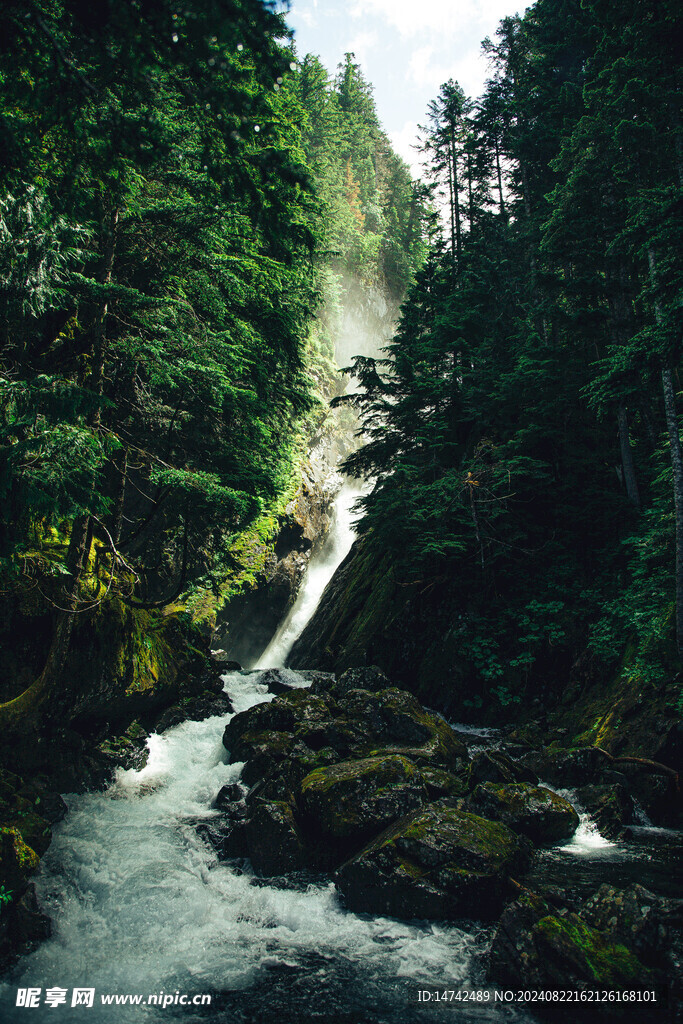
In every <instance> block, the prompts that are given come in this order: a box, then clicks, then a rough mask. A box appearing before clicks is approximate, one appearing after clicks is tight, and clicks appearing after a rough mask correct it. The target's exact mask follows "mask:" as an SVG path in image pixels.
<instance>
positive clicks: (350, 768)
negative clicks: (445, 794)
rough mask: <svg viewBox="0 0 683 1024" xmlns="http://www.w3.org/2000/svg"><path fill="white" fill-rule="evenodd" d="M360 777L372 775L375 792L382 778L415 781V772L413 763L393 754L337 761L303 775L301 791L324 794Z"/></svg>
mask: <svg viewBox="0 0 683 1024" xmlns="http://www.w3.org/2000/svg"><path fill="white" fill-rule="evenodd" d="M363 776H367V777H368V778H370V777H372V779H373V781H375V782H377V783H379V784H380V785H379V786H378V787H377V790H376V791H377V792H379V791H380V790H381V789H382V786H381V783H382V781H384V780H386V781H387V782H389V783H390V782H396V781H397V779H399V778H400V779H401V780H402V781H406V782H407V781H411V780H413V779H415V780H418V779H419V772H418V770H417V768H416V767H415V765H414V764H412V763H411V762H410V761H408V760H407V759H406V758H405V757H399V756H398V755H396V754H387V755H385V756H384V757H366V758H361V759H359V760H355V761H341V762H339V763H338V764H335V765H329V766H326V767H323V768H317V769H316V770H315V771H313V772H311V773H310V775H307V776H306V778H305V779H304V780H303V781H302V783H301V792H302V793H305V792H310V791H313V790H315V791H316V792H318V793H328V792H329V791H330V790H331V789H332V788H333V787H334V786H337V785H339V784H340V783H343V782H347V781H351V780H353V779H361V778H363Z"/></svg>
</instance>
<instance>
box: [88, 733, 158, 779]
mask: <svg viewBox="0 0 683 1024" xmlns="http://www.w3.org/2000/svg"><path fill="white" fill-rule="evenodd" d="M97 754H98V755H99V757H100V758H101V760H102V762H103V763H104V764H105V765H106V766H107V767H108V768H109V770H110V771H113V770H114V769H115V768H126V769H128V768H134V769H135V770H136V771H139V770H140V769H141V768H144V767H145V765H146V764H147V759H148V757H149V750H148V748H147V732H146V731H145V730H144V729H143V727H142V726H141V725H140V723H139V722H133V723H132V724H131V725H129V726H128V728H127V729H126V731H125V733H124V734H123V735H122V736H112V737H110V738H109V739H106V740H104V741H103V742H102V743H100V744H99V746H98V747H97Z"/></svg>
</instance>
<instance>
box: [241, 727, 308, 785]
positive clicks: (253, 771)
mask: <svg viewBox="0 0 683 1024" xmlns="http://www.w3.org/2000/svg"><path fill="white" fill-rule="evenodd" d="M293 743H294V737H293V736H292V734H291V733H288V732H278V731H276V730H274V729H273V730H264V731H263V732H255V733H252V732H247V733H244V734H243V735H242V736H240V738H239V739H238V740H236V742H235V744H234V746H233V748H232V750H231V751H230V761H231V762H232V763H234V762H236V761H246V764H245V766H244V769H243V770H242V779H243V781H244V782H245V784H246V785H247V786H253V785H254V783H255V782H258V781H259V779H262V778H266V777H267V776H268V775H270V774H272V772H274V771H276V770H277V769H278V767H279V766H280V764H281V763H282V762H283V761H285V760H286V759H287V755H288V753H289V751H290V750H291V748H292V746H293Z"/></svg>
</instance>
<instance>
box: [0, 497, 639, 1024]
mask: <svg viewBox="0 0 683 1024" xmlns="http://www.w3.org/2000/svg"><path fill="white" fill-rule="evenodd" d="M357 493H358V492H357V489H354V488H353V487H352V486H347V487H345V488H344V489H342V491H341V492H340V494H339V496H338V499H337V509H336V515H335V517H334V520H333V527H332V531H331V535H330V537H329V538H328V541H327V543H326V545H325V546H324V547H323V548H322V549H321V551H320V552H319V553H318V554H317V555H316V556H314V558H313V559H312V561H311V564H310V567H309V571H308V573H307V576H306V578H305V580H304V583H303V585H302V592H301V594H300V597H299V599H298V601H297V603H296V605H295V606H294V608H293V609H292V612H291V613H290V616H289V617H288V619H287V620H286V621H285V623H283V626H282V627H281V629H280V630H279V631H278V634H277V635H276V636H275V637H274V639H273V642H272V643H271V645H270V647H269V648H268V651H267V652H266V653H265V654H264V656H263V657H262V659H261V662H260V667H261V668H266V667H271V666H277V665H282V664H283V663H284V660H285V658H286V655H287V653H288V651H289V649H290V648H291V645H292V643H293V642H294V640H295V639H296V636H298V635H299V633H300V632H301V630H302V629H303V627H304V626H305V625H306V622H307V621H308V619H309V618H310V616H311V614H312V613H313V611H314V610H315V606H316V604H317V602H318V600H319V599H320V595H321V593H322V591H323V589H324V587H325V584H326V583H327V581H328V580H329V579H330V577H331V575H332V573H333V572H334V569H335V568H336V566H337V565H338V564H339V562H340V561H341V559H342V558H343V557H344V555H345V554H346V552H347V551H348V548H349V546H350V544H351V542H352V540H353V530H352V518H353V515H352V504H353V501H354V500H355V498H356V497H357ZM289 679H290V682H292V683H294V684H295V685H302V686H303V685H306V681H305V680H304V678H303V677H302V676H300V675H299V674H297V673H295V672H289ZM261 680H262V672H260V671H253V672H249V673H240V672H230V673H228V674H226V675H225V676H224V682H225V689H226V690H227V692H228V694H229V695H230V697H231V700H232V702H233V706H234V708H235V712H239V711H244V710H246V709H247V708H249V707H251V706H253V705H255V704H257V703H260V702H263V701H266V700H269V699H271V696H272V695H271V694H269V693H268V691H267V689H266V686H265V684H264V683H263V682H262V681H261ZM226 721H227V719H226V717H225V716H220V717H215V718H210V719H208V720H206V721H204V722H185V723H183V724H182V725H179V726H177V727H176V728H173V729H170V730H168V731H167V732H165V733H164V734H163V735H153V736H151V737H150V739H149V748H150V754H149V760H148V763H147V765H146V766H145V767H144V768H143V769H142V770H140V771H133V770H130V771H123V770H120V771H119V772H118V775H117V777H116V780H115V781H114V783H113V784H112V785H111V786H110V787H109V789H107V791H106V792H103V793H88V794H85V795H80V796H75V795H72V796H68V797H67V802H68V805H69V813H68V815H67V817H66V819H65V820H64V821H63V822H62V823H61V824H60V825H58V826H57V827H56V828H55V830H54V838H53V841H52V845H51V847H50V849H49V851H48V853H47V855H46V856H45V857H44V859H43V862H42V865H41V869H40V873H39V875H38V877H37V890H38V894H39V898H40V901H41V904H42V906H43V907H44V909H45V910H46V911H47V913H48V914H49V915H50V916H51V918H52V920H53V935H52V937H51V938H50V939H49V940H48V941H46V942H44V943H43V944H42V945H41V946H40V947H39V948H38V949H37V950H36V951H35V952H34V953H33V954H31V955H30V956H27V957H25V958H23V959H22V961H20V963H19V964H18V965H17V967H16V969H15V970H14V972H13V974H12V976H11V977H10V978H9V979H6V981H5V983H4V984H3V986H2V987H1V988H0V1004H1V1005H0V1019H1V1020H2V1021H8V1022H9V1021H11V1022H14V1021H15V1020H24V1019H25V1017H24V1010H25V1009H26V1008H27V1007H25V1006H24V1007H19V1006H17V1005H16V1000H17V991H18V989H21V990H28V989H29V988H33V989H40V990H41V994H40V996H39V997H38V998H39V999H40V1005H38V1006H36V1007H35V1008H34V1009H33V1011H32V1013H31V1015H29V1017H28V1019H31V1020H50V1021H59V1020H62V1021H69V1022H70V1021H72V1020H80V1019H81V1018H82V1019H83V1020H87V1021H89V1022H91V1024H95V1022H106V1024H111V1022H114V1024H118V1022H120V1024H146V1022H149V1024H154V1022H156V1021H161V1020H166V1021H168V1020H182V1021H185V1022H188V1024H189V1022H193V1021H197V1022H198V1021H203V1022H215V1024H218V1022H221V1024H249V1022H253V1024H256V1022H266V1024H267V1022H273V1024H275V1022H277V1024H299V1022H300V1021H303V1020H305V1019H310V1020H313V1021H318V1022H326V1024H412V1022H422V1021H425V1022H432V1021H433V1022H437V1021H445V1020H454V1019H457V1020H458V1021H463V1022H467V1021H472V1022H477V1021H479V1022H485V1021H495V1022H503V1021H506V1022H507V1021H510V1022H519V1024H522V1022H524V1021H530V1020H532V1018H531V1017H530V1016H529V1015H528V1014H526V1013H525V1012H523V1011H521V1010H518V1009H516V1008H515V1007H513V1006H512V1005H509V1004H506V1005H502V1004H500V1003H499V1004H493V1003H492V1001H491V1000H492V999H493V994H492V990H490V989H486V988H485V982H484V965H483V956H484V953H485V950H486V943H487V939H488V935H489V933H488V932H487V931H486V930H485V929H484V928H483V927H482V926H480V925H478V924H476V923H474V922H457V923H453V924H443V923H439V924H435V923H430V922H419V921H418V922H411V923H405V922H399V921H396V920H392V919H388V918H376V917H370V916H362V915H361V916H359V915H356V914H351V913H348V912H346V911H345V910H344V909H343V908H342V906H341V905H340V903H339V901H338V899H337V896H336V893H335V889H334V886H333V884H332V883H331V882H330V881H329V880H328V879H325V878H320V877H314V876H311V877H306V878H301V879H299V880H298V881H293V882H292V881H286V880H284V879H280V880H277V879H276V880H262V879H259V878H257V877H255V876H254V874H253V873H252V872H251V870H250V868H249V865H248V863H247V862H224V863H221V862H219V861H218V859H217V857H216V854H215V852H214V851H213V849H212V847H211V846H210V845H209V844H208V843H207V842H206V841H205V840H204V839H203V838H202V835H201V829H199V830H198V826H199V825H201V824H202V823H206V822H207V820H208V821H210V820H211V819H212V818H217V817H218V812H217V811H216V810H214V809H212V803H213V801H214V798H215V796H216V794H217V793H218V791H219V789H220V788H221V786H223V785H224V784H226V783H228V782H235V781H237V780H238V779H239V776H240V772H241V768H242V765H241V764H232V765H231V764H228V763H227V753H226V751H225V749H224V747H223V745H222V742H221V737H222V735H223V731H224V728H225V725H226ZM631 863H633V864H634V867H635V872H634V873H636V874H638V877H641V876H642V874H643V867H644V864H643V861H642V859H639V858H638V857H637V854H634V853H633V851H631V852H629V851H628V850H626V848H625V847H623V846H621V847H620V846H618V845H617V844H610V843H608V842H607V841H606V840H603V839H602V837H600V836H599V834H597V833H596V832H595V830H594V829H593V828H591V826H590V825H589V824H588V823H587V822H586V821H585V816H584V822H583V823H582V828H581V829H580V830H579V832H578V833H577V836H576V838H575V840H573V841H572V843H570V844H567V845H566V846H565V847H564V848H559V849H558V850H555V851H551V852H550V853H549V854H548V855H547V857H545V859H542V861H541V867H540V868H539V869H538V870H541V872H545V873H546V879H547V875H548V874H550V875H552V874H553V872H555V873H556V874H557V881H558V885H562V884H566V880H567V878H568V877H570V876H571V874H572V870H574V869H573V868H572V865H575V866H576V869H577V870H578V873H579V875H580V874H581V872H584V873H585V872H586V870H587V866H588V867H589V875H590V880H591V886H592V888H593V889H594V888H595V887H596V883H597V884H599V879H600V877H601V874H602V872H604V869H605V867H606V866H607V865H609V866H611V867H612V868H613V867H614V866H615V865H617V866H618V865H622V866H624V865H626V866H627V867H628V865H629V864H631ZM618 873H619V872H618ZM574 874H576V871H574ZM593 876H595V878H594V877H593ZM75 987H82V988H85V989H86V990H92V989H94V994H93V1000H94V1002H93V1006H92V1008H90V1009H89V1010H88V1012H87V1013H85V1012H84V1007H82V1006H79V1007H74V1008H73V1009H72V1008H71V999H72V998H73V989H74V988H75ZM463 987H465V988H473V989H479V990H480V991H481V993H482V995H481V999H480V1001H478V1002H477V1001H475V1002H467V1003H463V1002H434V1001H433V1000H432V1001H430V1002H424V1001H423V1002H420V1001H419V995H418V993H419V992H420V991H421V990H430V991H434V990H437V989H439V990H444V989H445V990H454V991H455V990H459V989H461V988H463ZM48 990H50V991H52V992H56V993H57V994H56V995H55V999H64V1000H66V1002H65V1003H64V1002H58V1003H57V1005H55V1006H49V1005H46V1004H45V1001H44V1000H45V995H46V993H47V991H48ZM116 996H119V997H126V999H127V1002H126V1003H123V1002H119V1004H118V1005H116V1003H115V1000H114V1005H106V1004H105V1003H103V997H104V999H105V1000H106V999H109V997H112V998H113V997H116ZM130 996H133V997H139V998H140V1002H139V1004H138V1005H130V999H129V998H128V997H130ZM202 996H203V997H204V998H205V1000H206V999H210V1002H208V1003H207V1002H205V1003H204V1005H198V1006H187V1005H180V1000H181V999H183V998H189V999H194V998H195V997H196V998H197V999H199V998H201V997H202ZM89 997H90V993H89V992H87V993H86V996H85V997H84V998H89ZM19 998H20V999H24V1000H26V999H28V998H29V996H28V995H26V992H24V994H23V995H22V996H20V997H19ZM165 1003H166V1004H169V1005H164V1004H165Z"/></svg>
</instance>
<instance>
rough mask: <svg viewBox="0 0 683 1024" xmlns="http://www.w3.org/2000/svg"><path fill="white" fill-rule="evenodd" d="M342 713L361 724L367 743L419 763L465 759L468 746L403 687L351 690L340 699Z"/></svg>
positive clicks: (457, 762)
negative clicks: (370, 741)
mask: <svg viewBox="0 0 683 1024" xmlns="http://www.w3.org/2000/svg"><path fill="white" fill-rule="evenodd" d="M339 704H340V707H341V708H342V710H343V712H344V714H345V715H346V716H347V718H348V719H350V720H351V721H353V722H358V723H361V724H362V727H363V729H364V732H365V736H366V737H367V738H368V739H371V740H372V743H371V744H369V743H367V742H366V744H365V749H366V751H367V752H369V753H371V752H372V751H371V750H369V749H368V748H369V747H370V746H374V747H381V748H382V749H383V750H395V751H396V752H397V753H398V752H401V753H403V754H404V756H406V757H409V758H410V759H411V760H413V761H416V762H418V763H423V762H429V763H434V764H437V765H440V766H442V767H455V766H458V765H460V764H464V763H465V762H466V761H467V756H468V755H467V748H466V746H465V745H464V744H463V743H462V742H461V741H460V740H458V738H457V737H456V735H455V733H454V732H453V730H452V729H451V727H450V726H449V725H448V724H447V723H446V722H444V720H443V719H442V718H438V717H437V716H436V715H431V714H429V713H428V712H427V711H425V710H424V708H423V707H422V705H421V704H420V703H419V701H418V700H417V699H416V698H415V697H414V696H413V695H412V694H411V693H408V692H407V691H406V690H398V689H396V688H391V689H389V690H382V691H380V692H379V693H370V692H368V691H367V690H351V691H350V692H349V693H348V694H347V695H346V696H345V697H341V698H340V700H339Z"/></svg>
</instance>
